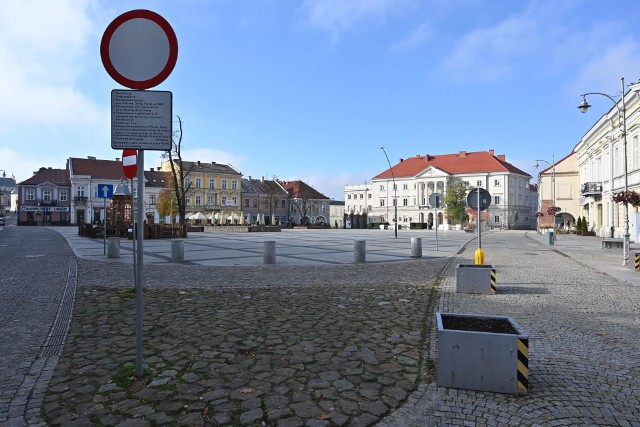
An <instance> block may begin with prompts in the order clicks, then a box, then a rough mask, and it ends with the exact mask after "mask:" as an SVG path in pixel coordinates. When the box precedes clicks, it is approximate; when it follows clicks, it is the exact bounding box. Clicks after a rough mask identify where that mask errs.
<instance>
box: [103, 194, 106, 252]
mask: <svg viewBox="0 0 640 427" xmlns="http://www.w3.org/2000/svg"><path fill="white" fill-rule="evenodd" d="M102 201H103V203H102V207H103V208H104V218H103V219H102V223H103V224H104V227H103V229H102V255H106V254H107V198H106V197H105V198H103V199H102Z"/></svg>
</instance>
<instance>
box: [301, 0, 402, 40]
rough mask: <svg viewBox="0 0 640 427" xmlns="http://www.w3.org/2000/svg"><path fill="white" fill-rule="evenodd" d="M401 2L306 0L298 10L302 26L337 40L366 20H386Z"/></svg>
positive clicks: (382, 0)
mask: <svg viewBox="0 0 640 427" xmlns="http://www.w3.org/2000/svg"><path fill="white" fill-rule="evenodd" d="M401 3H402V2H401V1H399V0H305V1H304V3H303V4H302V6H300V8H299V9H298V14H299V15H300V18H301V21H302V24H303V25H304V26H309V27H311V28H316V29H319V30H322V31H327V32H329V33H331V34H332V35H333V36H334V37H335V38H337V37H339V35H340V34H341V33H343V32H345V31H349V30H352V29H353V28H354V27H355V26H356V25H357V24H359V23H360V22H361V21H364V20H370V19H384V17H385V15H386V14H387V13H389V12H390V11H391V10H393V9H397V8H398V7H400V6H401Z"/></svg>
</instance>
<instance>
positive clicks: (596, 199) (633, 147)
mask: <svg viewBox="0 0 640 427" xmlns="http://www.w3.org/2000/svg"><path fill="white" fill-rule="evenodd" d="M589 101H591V102H593V103H595V101H596V98H595V97H593V99H592V97H589ZM603 102H609V101H605V100H603ZM625 104H626V105H625V106H626V128H627V129H626V130H627V132H626V133H627V135H626V140H627V147H626V162H627V163H626V165H627V183H628V189H629V190H634V191H636V192H640V147H639V146H638V144H639V142H638V140H639V139H640V99H639V96H638V95H636V94H634V93H627V94H626V95H625ZM618 108H620V110H618ZM622 108H623V107H622V102H621V101H618V103H617V104H616V105H614V106H613V108H611V109H610V110H609V111H608V112H606V113H605V114H604V115H603V116H602V117H600V119H599V120H598V121H597V122H596V123H595V124H594V125H593V126H592V127H591V129H589V131H588V132H587V133H586V134H585V135H584V136H583V137H582V138H581V139H580V141H579V142H578V144H577V145H576V147H575V148H574V151H575V152H576V153H577V155H578V173H579V176H580V199H579V207H580V215H582V216H584V217H585V218H586V220H587V222H588V226H589V229H590V230H591V231H595V232H596V235H598V236H602V237H609V236H610V235H611V234H613V236H614V237H618V238H621V237H623V235H624V221H625V218H624V216H625V215H624V210H625V209H624V205H622V204H619V203H615V202H613V200H612V196H613V194H615V193H619V192H621V191H624V185H625V175H624V161H625V153H624V139H623V134H622V130H621V122H622V120H621V117H620V115H619V111H620V112H622ZM639 222H640V214H639V213H638V208H637V207H632V206H629V231H630V234H631V241H638V239H640V223H639ZM612 229H613V231H612Z"/></svg>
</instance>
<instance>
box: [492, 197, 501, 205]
mask: <svg viewBox="0 0 640 427" xmlns="http://www.w3.org/2000/svg"><path fill="white" fill-rule="evenodd" d="M493 204H494V205H499V204H500V196H493Z"/></svg>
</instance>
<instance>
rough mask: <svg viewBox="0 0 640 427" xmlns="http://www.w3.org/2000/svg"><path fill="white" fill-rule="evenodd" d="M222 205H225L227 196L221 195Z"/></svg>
mask: <svg viewBox="0 0 640 427" xmlns="http://www.w3.org/2000/svg"><path fill="white" fill-rule="evenodd" d="M222 206H227V196H222Z"/></svg>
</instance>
